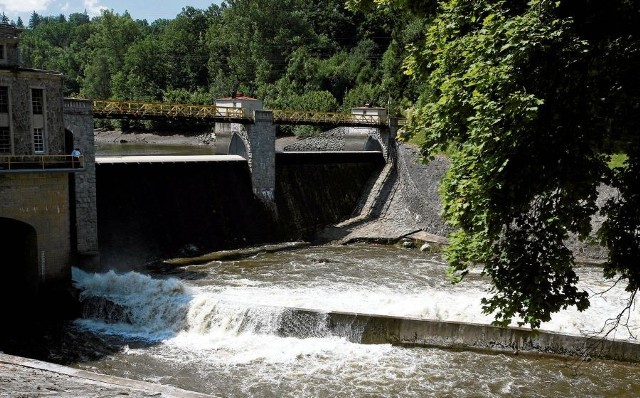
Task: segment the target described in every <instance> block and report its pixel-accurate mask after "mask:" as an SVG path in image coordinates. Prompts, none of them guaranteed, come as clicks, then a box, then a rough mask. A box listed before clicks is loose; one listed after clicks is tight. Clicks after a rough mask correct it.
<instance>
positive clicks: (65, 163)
mask: <svg viewBox="0 0 640 398" xmlns="http://www.w3.org/2000/svg"><path fill="white" fill-rule="evenodd" d="M84 167H85V159H84V156H82V155H81V156H79V157H75V156H71V155H0V173H3V172H20V171H33V172H38V171H43V170H44V171H63V170H64V171H68V170H78V171H80V170H83V169H84Z"/></svg>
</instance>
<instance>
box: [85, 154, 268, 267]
mask: <svg viewBox="0 0 640 398" xmlns="http://www.w3.org/2000/svg"><path fill="white" fill-rule="evenodd" d="M96 180H97V202H98V236H99V241H100V252H101V262H102V266H103V267H108V268H122V269H124V268H127V269H130V268H131V267H132V266H135V265H141V264H144V263H147V262H151V261H156V260H159V259H162V258H167V257H172V256H177V255H190V254H195V253H196V252H197V251H214V250H220V249H225V248H235V247H241V246H245V245H247V244H250V243H254V242H266V241H269V240H270V239H271V237H273V236H275V228H274V225H273V222H272V220H271V218H270V214H269V212H268V211H267V209H266V208H265V207H264V206H263V205H262V203H261V202H260V201H259V200H258V199H257V198H256V197H255V196H254V194H253V191H252V189H251V177H250V175H249V169H248V166H247V163H246V162H245V161H233V162H211V163H143V164H135V163H134V164H132V163H124V164H98V167H97V175H96Z"/></svg>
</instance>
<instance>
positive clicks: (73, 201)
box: [0, 24, 98, 303]
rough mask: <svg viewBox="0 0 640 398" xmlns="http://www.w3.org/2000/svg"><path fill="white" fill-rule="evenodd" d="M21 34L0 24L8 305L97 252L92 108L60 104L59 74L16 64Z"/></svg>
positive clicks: (0, 242) (1, 191)
mask: <svg viewBox="0 0 640 398" xmlns="http://www.w3.org/2000/svg"><path fill="white" fill-rule="evenodd" d="M20 33H21V30H20V29H18V28H16V27H14V26H11V25H8V24H0V268H1V274H0V292H1V293H0V295H1V296H2V298H4V299H8V300H10V301H12V302H14V303H17V302H18V301H24V302H30V301H33V298H35V297H37V296H39V295H41V294H42V293H44V292H47V291H50V290H51V289H56V288H58V287H64V286H66V285H68V283H69V282H70V280H71V264H72V262H75V261H81V260H83V259H84V260H86V259H91V258H92V257H93V259H92V260H90V261H97V253H98V247H97V228H96V226H95V218H96V217H95V214H91V212H95V184H94V183H95V171H94V170H95V168H94V164H93V161H94V159H93V158H94V156H93V126H92V119H91V106H90V104H87V106H86V107H85V108H84V112H83V110H82V109H83V107H82V105H83V104H82V103H81V101H75V102H78V103H77V104H76V103H75V102H73V101H71V103H70V104H68V103H67V102H69V101H68V100H67V101H66V102H65V99H64V98H63V82H62V79H63V76H62V74H60V73H56V72H51V71H44V70H37V69H28V68H22V67H21V66H20V59H19V58H20V56H19V55H20V52H19V46H18V44H19V35H20ZM67 108H69V109H67ZM72 108H73V109H72ZM74 147H78V148H80V150H81V151H82V153H83V155H82V156H79V157H73V156H71V151H72V150H73V148H74ZM92 182H93V184H92ZM92 185H93V188H87V187H91V186H92Z"/></svg>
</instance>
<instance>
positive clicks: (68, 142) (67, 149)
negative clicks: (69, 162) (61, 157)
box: [64, 129, 74, 155]
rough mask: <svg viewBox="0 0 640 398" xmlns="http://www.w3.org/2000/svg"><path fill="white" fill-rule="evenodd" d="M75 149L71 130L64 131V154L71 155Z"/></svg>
mask: <svg viewBox="0 0 640 398" xmlns="http://www.w3.org/2000/svg"><path fill="white" fill-rule="evenodd" d="M73 148H74V142H73V133H72V132H71V131H69V130H66V129H65V130H64V154H65V155H69V154H70V153H71V151H72V150H73Z"/></svg>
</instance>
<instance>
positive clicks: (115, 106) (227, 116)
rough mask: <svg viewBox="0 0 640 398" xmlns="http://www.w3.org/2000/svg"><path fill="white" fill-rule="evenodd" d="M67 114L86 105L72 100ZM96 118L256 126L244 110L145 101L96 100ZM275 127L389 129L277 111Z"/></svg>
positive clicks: (352, 117) (376, 123) (373, 121)
mask: <svg viewBox="0 0 640 398" xmlns="http://www.w3.org/2000/svg"><path fill="white" fill-rule="evenodd" d="M66 106H67V108H65V111H71V110H72V108H73V107H75V106H80V107H83V108H82V109H85V108H84V107H86V103H84V102H82V101H78V100H74V99H68V100H67V104H66ZM92 106H93V116H94V117H95V118H105V119H133V120H183V121H200V122H210V121H213V122H226V123H229V122H233V123H243V124H247V123H253V119H252V116H251V115H249V114H248V113H245V110H244V109H243V108H231V107H220V106H215V105H190V104H169V103H154V102H141V101H113V100H94V101H93V103H92ZM272 112H273V123H274V124H282V125H312V126H325V127H331V126H333V127H336V126H343V127H374V128H376V127H385V126H386V125H387V118H386V117H384V116H382V117H381V116H378V115H363V114H351V113H340V112H317V111H300V110H278V109H274V110H272Z"/></svg>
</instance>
